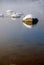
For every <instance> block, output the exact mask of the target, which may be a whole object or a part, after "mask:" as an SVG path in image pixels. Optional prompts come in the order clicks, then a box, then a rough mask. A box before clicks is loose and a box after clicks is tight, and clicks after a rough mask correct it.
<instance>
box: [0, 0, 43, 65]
mask: <svg viewBox="0 0 44 65" xmlns="http://www.w3.org/2000/svg"><path fill="white" fill-rule="evenodd" d="M8 9H10V10H13V11H15V12H23V13H24V15H23V16H22V17H21V18H17V19H16V20H12V19H11V18H8V17H4V18H0V65H13V64H14V65H42V64H44V0H0V13H2V12H3V13H4V14H5V11H6V10H8ZM27 14H33V15H36V16H37V17H38V20H39V21H38V23H37V24H36V25H34V26H33V27H32V28H31V29H29V28H27V27H25V26H24V25H23V23H22V19H23V17H24V16H25V15H27Z"/></svg>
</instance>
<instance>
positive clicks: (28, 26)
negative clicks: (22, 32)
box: [23, 23, 32, 28]
mask: <svg viewBox="0 0 44 65" xmlns="http://www.w3.org/2000/svg"><path fill="white" fill-rule="evenodd" d="M23 24H24V25H25V26H26V27H27V28H32V25H27V24H25V23H23Z"/></svg>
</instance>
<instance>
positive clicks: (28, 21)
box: [23, 15, 38, 25]
mask: <svg viewBox="0 0 44 65" xmlns="http://www.w3.org/2000/svg"><path fill="white" fill-rule="evenodd" d="M23 22H24V23H25V24H27V25H34V24H36V23H37V22H38V19H37V18H36V17H35V16H33V15H27V16H25V17H24V18H23Z"/></svg>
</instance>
